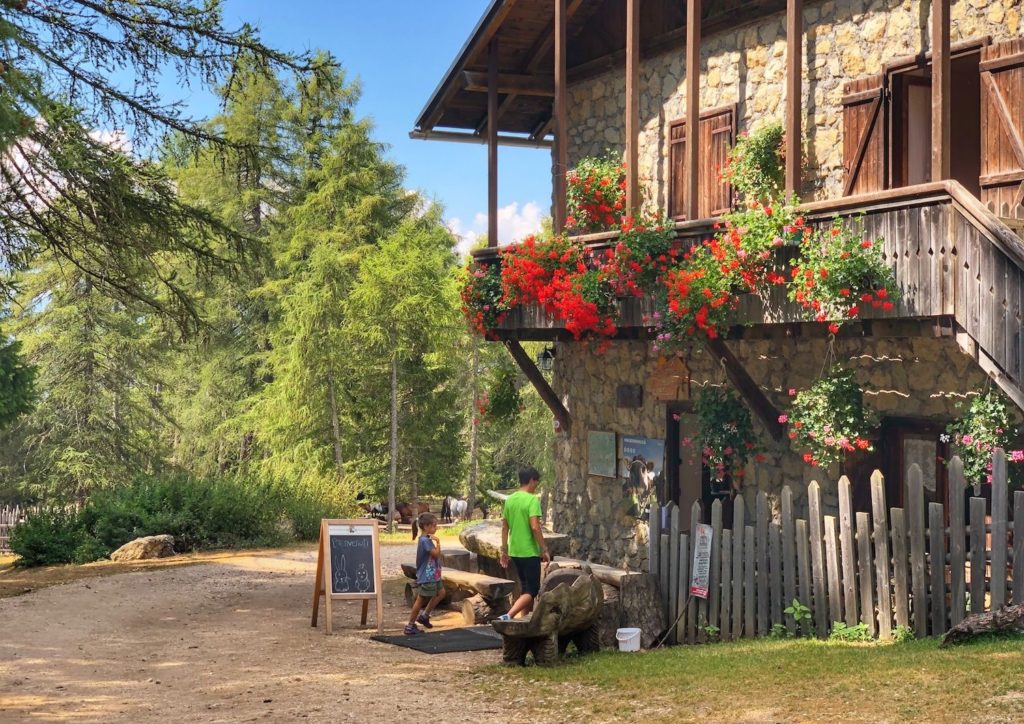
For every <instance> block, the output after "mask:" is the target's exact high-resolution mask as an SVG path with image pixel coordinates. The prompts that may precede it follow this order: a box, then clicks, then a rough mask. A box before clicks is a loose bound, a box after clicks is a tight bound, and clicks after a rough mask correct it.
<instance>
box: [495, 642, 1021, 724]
mask: <svg viewBox="0 0 1024 724" xmlns="http://www.w3.org/2000/svg"><path fill="white" fill-rule="evenodd" d="M491 673H492V674H493V675H492V676H486V677H484V678H483V680H482V682H481V686H482V687H483V688H484V689H485V690H486V691H487V692H488V693H490V694H493V695H495V696H500V695H502V692H504V695H505V696H506V698H507V697H508V696H509V695H510V694H513V695H514V699H513V702H514V703H513V705H514V706H519V707H524V714H525V715H526V716H524V719H526V718H529V715H533V717H535V718H543V719H545V720H549V719H551V718H552V717H554V718H555V719H557V720H561V718H562V717H564V719H565V720H567V721H568V720H583V718H584V717H589V718H591V719H592V720H595V721H608V720H616V719H623V720H633V721H641V720H642V721H645V722H646V721H679V720H684V721H686V720H695V719H709V720H712V721H789V720H797V721H806V720H833V721H834V720H839V721H850V720H859V721H883V720H888V721H903V720H918V721H929V722H936V721H967V720H970V721H1006V722H1010V721H1021V720H1024V637H1018V638H1003V639H990V640H986V641H980V642H976V643H973V644H969V645H966V646H959V647H955V648H950V649H940V648H939V647H938V641H937V640H934V639H926V640H922V641H913V642H910V643H905V644H890V645H883V644H838V643H833V644H830V643H825V642H819V641H807V640H795V641H766V640H756V641H750V642H739V643H723V644H713V645H708V646H677V647H673V648H670V649H663V650H660V651H652V652H641V653H636V654H620V653H618V652H605V653H601V654H596V655H592V656H589V657H582V658H577V659H571V660H570V661H568V662H567V663H565V664H563V665H561V666H558V667H553V668H540V667H529V668H518V669H500V670H498V669H494V670H492V672H491Z"/></svg>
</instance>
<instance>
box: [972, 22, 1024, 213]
mask: <svg viewBox="0 0 1024 724" xmlns="http://www.w3.org/2000/svg"><path fill="white" fill-rule="evenodd" d="M979 68H980V70H981V178H980V179H979V181H980V184H981V200H982V202H984V203H985V204H987V205H988V206H989V208H991V209H994V210H995V211H996V212H997V213H1002V212H1003V211H1004V207H1005V209H1007V210H1009V214H1007V215H1009V216H1014V215H1015V214H1014V211H1015V210H1016V209H1017V207H1020V206H1022V205H1024V140H1022V139H1024V40H1010V41H1007V42H1005V43H998V44H996V45H990V46H988V47H986V48H983V49H982V51H981V65H980V66H979Z"/></svg>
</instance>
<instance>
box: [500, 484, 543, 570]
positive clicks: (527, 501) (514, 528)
mask: <svg viewBox="0 0 1024 724" xmlns="http://www.w3.org/2000/svg"><path fill="white" fill-rule="evenodd" d="M501 515H502V517H503V518H504V519H505V521H506V522H507V523H508V554H509V555H510V556H511V557H513V558H533V557H536V556H539V555H540V546H539V545H537V541H536V540H534V538H533V531H532V530H530V518H540V498H538V497H537V496H536V495H534V494H533V493H527V492H526V491H525V490H520V491H518V492H515V493H512V495H510V496H508V498H506V499H505V507H504V508H503V509H502V512H501Z"/></svg>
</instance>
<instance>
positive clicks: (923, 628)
mask: <svg viewBox="0 0 1024 724" xmlns="http://www.w3.org/2000/svg"><path fill="white" fill-rule="evenodd" d="M907 529H908V531H907V532H908V533H909V535H910V580H911V590H912V591H913V599H912V600H911V613H912V615H913V619H914V635H915V636H917V637H918V638H924V637H925V636H927V635H928V577H927V572H926V568H925V560H924V558H925V548H924V476H923V475H922V473H921V466H920V465H918V464H917V463H914V464H913V465H911V466H910V471H909V472H908V474H907Z"/></svg>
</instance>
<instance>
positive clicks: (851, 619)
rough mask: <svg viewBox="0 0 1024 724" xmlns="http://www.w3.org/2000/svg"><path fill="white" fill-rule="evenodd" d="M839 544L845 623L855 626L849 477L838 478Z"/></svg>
mask: <svg viewBox="0 0 1024 724" xmlns="http://www.w3.org/2000/svg"><path fill="white" fill-rule="evenodd" d="M839 544H840V547H841V549H842V551H841V552H842V556H843V595H844V599H845V601H844V602H845V604H846V606H845V608H846V625H847V626H856V625H857V619H859V618H860V613H859V611H858V601H857V551H856V548H855V547H854V543H853V501H852V496H851V493H850V479H849V478H848V477H846V476H845V475H844V476H842V477H841V478H839Z"/></svg>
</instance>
